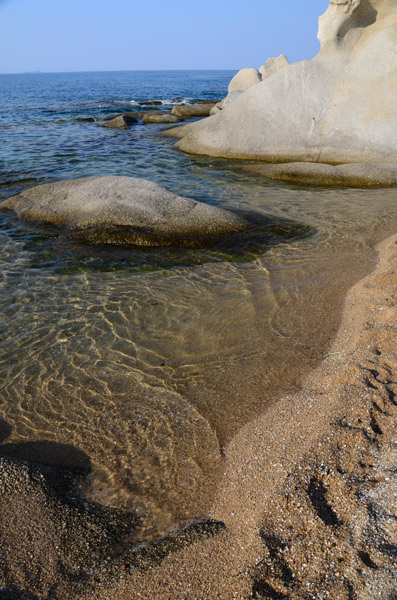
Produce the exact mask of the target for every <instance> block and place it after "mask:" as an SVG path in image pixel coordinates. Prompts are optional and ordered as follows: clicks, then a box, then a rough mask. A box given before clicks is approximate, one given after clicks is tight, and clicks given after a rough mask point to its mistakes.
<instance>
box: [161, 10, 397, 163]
mask: <svg viewBox="0 0 397 600" xmlns="http://www.w3.org/2000/svg"><path fill="white" fill-rule="evenodd" d="M318 37H319V40H320V42H321V50H320V52H319V54H318V55H317V56H316V57H315V58H314V59H312V60H309V61H304V62H299V63H295V64H291V65H285V66H283V68H281V69H280V70H279V71H277V72H275V73H274V74H272V75H271V76H270V77H267V78H266V79H265V80H264V81H261V82H260V83H258V84H256V85H253V86H251V87H250V88H249V89H247V90H246V91H244V92H243V93H240V94H239V96H238V97H236V98H235V99H234V100H233V102H230V103H229V104H228V105H226V106H225V107H224V109H223V110H221V111H220V112H218V113H217V114H215V115H214V116H212V117H211V118H210V119H205V120H203V121H200V122H198V123H192V124H188V125H183V126H182V127H180V128H179V130H178V129H177V130H173V132H176V135H177V137H180V138H181V141H179V142H178V143H177V147H178V148H180V149H181V150H184V151H186V152H191V153H198V154H207V155H211V156H219V157H231V158H242V159H259V160H265V161H269V162H286V161H290V162H292V161H309V162H320V163H329V164H338V163H352V162H354V163H362V162H381V163H382V162H386V163H396V162H397V102H396V89H397V3H396V0H331V2H330V5H329V8H328V10H327V11H326V13H325V14H324V15H323V16H322V17H320V20H319V34H318ZM169 135H172V133H170V134H169Z"/></svg>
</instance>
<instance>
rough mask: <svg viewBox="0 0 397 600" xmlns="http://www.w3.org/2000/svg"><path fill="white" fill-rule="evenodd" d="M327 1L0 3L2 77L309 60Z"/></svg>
mask: <svg viewBox="0 0 397 600" xmlns="http://www.w3.org/2000/svg"><path fill="white" fill-rule="evenodd" d="M327 6H328V0H303V1H301V2H299V1H298V0H277V1H276V2H275V1H274V0H244V1H242V0H238V1H235V0H201V1H200V2H191V1H190V2H189V0H183V1H182V0H169V1H168V2H164V0H152V1H151V2H147V3H143V2H136V1H134V0H113V1H112V2H109V0H106V1H105V0H0V73H21V72H25V71H43V72H46V71H50V72H54V71H101V70H135V69H240V68H242V67H259V66H260V65H261V64H263V63H264V62H265V61H266V59H267V58H268V57H269V56H278V55H279V54H281V53H284V54H287V56H288V58H289V60H290V61H297V60H304V59H306V58H312V57H313V56H314V55H315V54H316V53H317V52H318V49H319V45H318V42H317V40H316V34H317V19H318V17H319V15H320V14H322V13H323V12H324V11H325V10H326V8H327Z"/></svg>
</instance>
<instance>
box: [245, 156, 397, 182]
mask: <svg viewBox="0 0 397 600" xmlns="http://www.w3.org/2000/svg"><path fill="white" fill-rule="evenodd" d="M239 169H240V170H242V171H245V172H247V173H253V174H257V175H264V176H265V177H269V179H278V180H280V181H289V182H292V183H293V182H297V183H309V184H315V185H340V186H348V187H356V186H357V187H364V186H395V185H397V163H396V164H392V163H348V164H345V165H327V164H323V163H311V162H295V163H278V164H273V165H272V164H267V163H263V162H258V163H254V164H250V165H244V166H241V167H239Z"/></svg>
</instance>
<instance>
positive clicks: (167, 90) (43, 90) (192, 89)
mask: <svg viewBox="0 0 397 600" xmlns="http://www.w3.org/2000/svg"><path fill="white" fill-rule="evenodd" d="M232 76H233V72H232V71H158V72H156V71H131V72H108V73H98V72H94V73H54V74H52V73H48V74H47V73H46V74H24V75H0V135H1V139H2V144H1V147H0V184H1V186H2V187H4V186H13V187H14V186H15V189H17V188H18V184H19V185H20V186H21V187H22V186H24V185H26V183H28V185H31V184H32V183H33V182H36V181H37V182H42V181H44V180H45V181H49V180H56V179H62V178H67V177H73V178H75V177H77V176H85V175H96V174H103V175H105V174H114V175H116V174H117V175H120V174H124V175H125V174H131V173H132V172H135V173H136V174H139V175H143V174H145V175H149V174H150V175H152V177H155V178H157V179H159V180H160V179H164V171H165V170H166V169H167V167H168V166H169V162H168V161H170V160H171V161H172V159H171V158H170V157H168V156H167V154H166V149H167V148H168V149H169V146H170V144H169V143H168V144H165V148H163V147H162V148H163V152H158V155H157V153H155V160H148V159H149V158H150V157H152V154H153V149H150V145H151V142H152V139H151V137H150V136H147V135H146V133H147V131H146V129H147V128H145V127H144V126H143V127H137V128H134V129H133V130H129V131H126V132H124V135H120V132H118V134H117V132H116V133H115V132H112V131H106V130H102V129H100V128H99V127H98V126H96V127H93V126H92V124H90V123H88V124H87V123H85V122H82V121H79V119H80V118H84V117H94V118H101V117H103V116H105V115H107V114H111V113H117V112H126V111H133V110H142V109H144V108H145V107H143V106H141V104H140V103H142V102H145V101H150V100H161V101H162V102H163V106H162V107H161V108H164V109H168V110H171V109H172V107H173V106H174V105H175V104H182V103H189V102H193V101H194V100H197V99H205V100H212V99H213V100H217V99H221V98H222V97H224V96H225V94H226V92H227V85H228V82H229V81H230V79H231V77H232ZM146 108H147V110H150V109H153V108H154V109H156V108H158V107H152V106H147V107H146ZM126 142H129V143H126ZM163 145H164V144H163ZM162 161H164V162H162ZM170 164H172V162H171V163H170Z"/></svg>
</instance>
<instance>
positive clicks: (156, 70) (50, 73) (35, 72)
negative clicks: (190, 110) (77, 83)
mask: <svg viewBox="0 0 397 600" xmlns="http://www.w3.org/2000/svg"><path fill="white" fill-rule="evenodd" d="M238 70H239V69H238V68H237V67H236V68H235V69H233V68H229V69H105V70H103V69H93V70H88V71H87V70H82V71H39V70H37V71H14V72H11V71H9V72H5V73H4V72H1V73H0V75H60V74H74V73H142V72H148V71H153V72H159V71H161V72H165V73H167V72H173V71H198V72H201V71H238Z"/></svg>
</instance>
